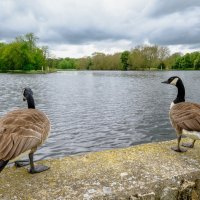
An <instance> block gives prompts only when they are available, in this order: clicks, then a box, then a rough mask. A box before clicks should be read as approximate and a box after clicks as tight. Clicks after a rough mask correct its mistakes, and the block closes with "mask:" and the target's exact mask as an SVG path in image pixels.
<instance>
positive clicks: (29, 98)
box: [27, 95, 35, 109]
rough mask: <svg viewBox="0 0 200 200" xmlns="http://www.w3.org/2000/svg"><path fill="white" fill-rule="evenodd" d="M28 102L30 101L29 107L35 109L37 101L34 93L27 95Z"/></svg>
mask: <svg viewBox="0 0 200 200" xmlns="http://www.w3.org/2000/svg"><path fill="white" fill-rule="evenodd" d="M27 103H28V108H29V109H35V102H34V99H33V96H32V95H29V96H28V97H27Z"/></svg>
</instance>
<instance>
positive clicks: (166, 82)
mask: <svg viewBox="0 0 200 200" xmlns="http://www.w3.org/2000/svg"><path fill="white" fill-rule="evenodd" d="M161 83H165V84H169V83H168V81H163V82H161Z"/></svg>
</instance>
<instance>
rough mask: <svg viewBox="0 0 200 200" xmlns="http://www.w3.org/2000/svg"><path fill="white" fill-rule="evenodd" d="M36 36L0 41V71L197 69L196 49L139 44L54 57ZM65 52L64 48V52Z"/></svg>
mask: <svg viewBox="0 0 200 200" xmlns="http://www.w3.org/2000/svg"><path fill="white" fill-rule="evenodd" d="M38 39H39V38H38V37H37V36H35V35H34V34H33V33H27V34H26V35H23V36H18V37H16V38H15V39H14V40H13V41H12V42H10V43H0V73H23V74H44V73H51V72H56V71H60V70H116V71H129V70H130V71H137V70H139V71H153V70H200V52H199V51H196V52H192V53H186V54H184V55H183V54H181V53H180V52H177V53H174V54H170V50H169V48H168V47H165V46H158V45H139V46H136V47H135V48H133V49H131V50H129V51H128V50H127V51H123V52H118V53H115V54H104V53H101V52H95V53H93V54H92V55H91V56H87V57H82V58H68V57H66V58H55V57H52V56H50V53H49V49H48V47H47V46H43V47H39V46H38V45H37V41H38ZM66 53H67V52H66Z"/></svg>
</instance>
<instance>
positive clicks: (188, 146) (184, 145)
mask: <svg viewBox="0 0 200 200" xmlns="http://www.w3.org/2000/svg"><path fill="white" fill-rule="evenodd" d="M195 141H196V140H193V142H192V143H182V146H183V147H187V148H193V147H194V143H195Z"/></svg>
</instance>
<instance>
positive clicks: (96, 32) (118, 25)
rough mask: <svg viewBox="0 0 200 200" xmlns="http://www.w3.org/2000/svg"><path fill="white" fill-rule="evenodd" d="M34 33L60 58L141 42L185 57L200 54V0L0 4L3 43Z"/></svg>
mask: <svg viewBox="0 0 200 200" xmlns="http://www.w3.org/2000/svg"><path fill="white" fill-rule="evenodd" d="M30 32H32V33H34V34H35V35H36V36H38V37H39V45H47V46H48V47H49V49H50V53H51V55H52V56H56V57H82V56H89V55H91V54H92V53H93V52H105V53H114V52H119V51H123V50H130V49H131V48H134V47H135V46H136V45H139V44H157V45H162V46H168V47H169V48H170V50H171V52H172V53H173V52H176V51H179V52H180V51H181V52H183V53H186V52H191V51H196V50H200V0H167V1H165V0H0V41H3V42H10V41H12V40H13V39H14V38H15V37H16V36H19V35H23V34H26V33H30Z"/></svg>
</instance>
